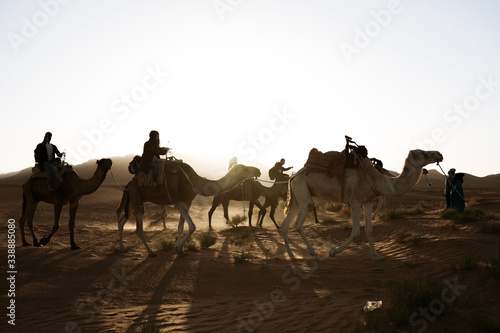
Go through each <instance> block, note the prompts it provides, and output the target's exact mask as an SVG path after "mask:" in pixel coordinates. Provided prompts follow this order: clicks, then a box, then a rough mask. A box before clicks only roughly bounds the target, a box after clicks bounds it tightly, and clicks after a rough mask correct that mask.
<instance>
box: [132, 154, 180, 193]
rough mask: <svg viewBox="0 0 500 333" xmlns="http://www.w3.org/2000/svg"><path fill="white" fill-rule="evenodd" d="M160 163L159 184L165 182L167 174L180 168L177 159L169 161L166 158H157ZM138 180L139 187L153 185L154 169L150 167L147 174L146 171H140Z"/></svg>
mask: <svg viewBox="0 0 500 333" xmlns="http://www.w3.org/2000/svg"><path fill="white" fill-rule="evenodd" d="M153 163H157V164H158V181H157V184H165V182H166V177H165V175H170V174H174V173H176V172H177V171H178V170H179V163H178V162H176V161H169V160H165V159H160V160H157V161H156V162H153ZM136 177H137V182H138V185H139V187H143V186H153V185H154V182H153V169H150V170H149V172H148V173H147V174H146V173H144V172H139V173H138V174H137V175H136Z"/></svg>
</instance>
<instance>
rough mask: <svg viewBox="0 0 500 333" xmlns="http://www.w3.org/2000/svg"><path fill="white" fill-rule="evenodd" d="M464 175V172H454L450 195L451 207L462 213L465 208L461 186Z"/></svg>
mask: <svg viewBox="0 0 500 333" xmlns="http://www.w3.org/2000/svg"><path fill="white" fill-rule="evenodd" d="M464 176H465V174H463V173H457V174H455V177H453V187H452V188H451V197H450V199H451V200H450V205H451V208H455V209H456V210H458V211H459V212H460V213H463V211H464V209H465V199H464V189H463V187H462V184H463V182H464Z"/></svg>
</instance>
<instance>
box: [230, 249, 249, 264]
mask: <svg viewBox="0 0 500 333" xmlns="http://www.w3.org/2000/svg"><path fill="white" fill-rule="evenodd" d="M252 258H253V254H251V253H250V252H245V251H241V253H240V254H238V255H234V256H233V259H234V262H247V261H249V260H250V259H252Z"/></svg>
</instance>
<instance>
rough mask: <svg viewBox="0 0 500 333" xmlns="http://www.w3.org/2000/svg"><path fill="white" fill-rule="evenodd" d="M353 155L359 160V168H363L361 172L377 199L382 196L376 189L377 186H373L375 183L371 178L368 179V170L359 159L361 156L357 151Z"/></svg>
mask: <svg viewBox="0 0 500 333" xmlns="http://www.w3.org/2000/svg"><path fill="white" fill-rule="evenodd" d="M353 153H354V156H355V157H356V159H357V160H358V162H359V167H360V168H361V170H362V171H363V173H364V174H365V176H366V179H367V180H368V184H370V187H371V188H372V191H373V192H374V194H375V196H377V197H379V196H381V194H380V192H379V191H378V190H377V189H376V188H375V185H373V182H372V181H371V179H370V177H368V173H367V172H366V170H365V169H364V167H363V163H362V161H361V157H359V155H358V154H357V153H356V152H355V151H353Z"/></svg>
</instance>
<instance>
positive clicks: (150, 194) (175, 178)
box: [116, 162, 260, 257]
mask: <svg viewBox="0 0 500 333" xmlns="http://www.w3.org/2000/svg"><path fill="white" fill-rule="evenodd" d="M175 163H177V162H175ZM259 176H260V171H259V169H257V168H255V167H248V166H244V165H242V164H238V165H235V166H233V167H232V168H231V170H229V172H228V173H227V174H226V175H225V176H224V177H222V178H221V179H219V180H209V179H206V178H203V177H200V176H199V175H198V174H197V173H196V172H195V171H194V170H193V168H192V167H191V166H189V165H188V164H186V163H182V162H179V171H178V172H176V173H174V174H169V175H165V177H166V182H167V187H168V191H167V190H166V189H165V187H164V186H158V187H155V186H145V187H139V186H138V182H137V177H134V178H133V179H132V181H130V182H129V183H128V184H127V186H126V190H124V191H123V197H122V201H121V203H120V206H119V207H118V210H117V212H116V213H117V217H118V233H119V236H120V250H121V251H126V250H125V248H124V246H123V226H124V225H125V223H126V222H127V220H128V218H129V216H130V213H134V214H135V218H136V225H137V235H138V236H139V238H140V239H141V240H142V242H143V244H144V246H145V247H146V250H147V251H148V254H149V256H150V257H154V256H156V254H155V253H154V252H153V251H152V250H151V249H150V248H149V246H148V244H147V242H146V239H145V238H144V231H143V214H144V202H152V203H154V204H157V205H174V206H175V207H176V208H177V209H178V210H179V212H180V213H181V216H180V219H179V226H178V232H179V234H178V237H177V246H176V247H175V250H176V252H177V254H178V255H179V256H182V255H185V253H184V252H183V250H182V248H183V246H184V243H185V242H186V241H187V239H188V238H189V236H191V234H192V233H193V232H194V231H195V230H196V226H195V224H194V223H193V220H192V219H191V216H190V215H189V208H190V206H191V203H192V202H193V199H194V198H195V197H196V195H197V194H201V195H204V196H212V195H217V194H220V193H223V192H225V191H228V190H230V189H231V188H233V187H234V186H235V185H236V184H238V183H239V182H241V181H242V180H244V179H246V178H253V177H259ZM122 211H124V214H123V216H121V213H122ZM184 221H186V222H187V223H188V226H189V230H188V232H187V233H186V235H185V236H184V237H183V235H182V233H183V231H184Z"/></svg>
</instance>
